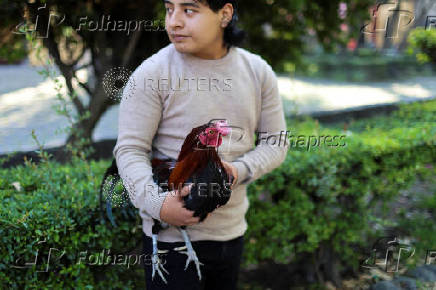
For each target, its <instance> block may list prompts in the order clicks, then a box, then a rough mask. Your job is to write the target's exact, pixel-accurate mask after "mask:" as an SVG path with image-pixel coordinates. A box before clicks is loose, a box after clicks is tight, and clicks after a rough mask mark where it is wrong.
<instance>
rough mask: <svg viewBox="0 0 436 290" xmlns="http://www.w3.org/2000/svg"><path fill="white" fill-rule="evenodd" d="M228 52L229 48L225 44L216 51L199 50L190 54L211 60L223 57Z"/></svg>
mask: <svg viewBox="0 0 436 290" xmlns="http://www.w3.org/2000/svg"><path fill="white" fill-rule="evenodd" d="M228 52H229V48H228V47H227V46H221V49H220V50H218V51H213V52H201V53H196V54H192V56H195V57H198V58H202V59H210V60H213V59H220V58H223V57H224V56H226V55H227V53H228Z"/></svg>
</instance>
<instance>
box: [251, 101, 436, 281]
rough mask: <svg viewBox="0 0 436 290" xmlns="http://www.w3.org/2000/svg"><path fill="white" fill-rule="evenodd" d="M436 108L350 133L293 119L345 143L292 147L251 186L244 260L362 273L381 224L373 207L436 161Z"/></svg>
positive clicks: (354, 127) (404, 109) (411, 107)
mask: <svg viewBox="0 0 436 290" xmlns="http://www.w3.org/2000/svg"><path fill="white" fill-rule="evenodd" d="M435 110H436V102H435V101H430V102H423V103H414V104H408V105H401V106H400V110H398V111H395V112H394V113H393V114H392V115H391V116H389V117H377V118H372V119H369V120H361V121H357V122H352V123H351V124H349V127H348V132H344V131H343V130H342V129H340V128H341V127H343V124H338V125H336V126H334V125H333V126H329V127H323V126H321V125H320V124H318V122H316V121H314V120H310V119H307V120H306V121H305V122H302V123H298V124H294V123H293V120H289V122H288V124H289V127H288V130H289V131H291V132H293V133H294V135H300V134H301V135H304V136H310V135H314V136H319V135H328V134H329V135H343V134H346V142H345V143H346V146H343V147H341V146H337V147H328V146H321V147H316V148H313V149H311V150H310V151H307V150H306V148H305V146H304V145H303V144H302V145H303V146H301V147H292V148H291V151H290V152H289V154H288V156H287V158H286V161H285V162H284V164H283V165H282V166H281V167H280V168H278V169H277V170H275V171H273V172H272V173H270V174H267V175H265V176H264V177H262V178H261V179H259V180H257V181H256V182H255V183H254V184H252V185H251V186H250V187H249V197H250V210H249V212H248V217H247V218H248V224H249V228H248V232H247V236H248V239H247V240H248V243H247V247H246V252H245V256H246V263H247V264H250V263H253V264H256V263H258V262H259V261H262V260H273V261H275V262H278V263H289V262H291V263H292V262H295V263H298V264H299V265H302V266H303V265H304V264H305V263H309V264H310V267H312V266H313V268H310V267H309V270H308V271H314V272H315V273H316V272H317V271H319V272H322V271H321V269H324V272H325V273H324V278H327V279H329V280H330V279H335V275H337V274H338V273H340V271H341V269H344V270H345V269H349V268H352V269H353V271H354V272H356V271H358V269H359V263H360V262H361V261H362V259H364V258H367V257H365V251H366V250H370V247H371V243H372V242H373V241H374V239H375V238H377V237H380V236H378V235H380V234H381V232H378V231H377V230H376V229H378V228H382V227H383V220H380V219H379V218H378V217H377V216H376V213H375V210H374V207H375V205H376V204H378V203H382V204H386V203H387V202H389V201H392V200H394V199H395V198H396V196H397V195H398V192H399V190H401V189H405V188H407V187H408V186H410V185H411V184H412V182H413V181H414V180H415V178H416V177H417V175H419V174H420V173H422V171H423V170H424V171H425V168H426V167H425V165H426V164H429V163H434V162H435V161H436V148H435V144H436V123H435V122H436V114H434V112H435ZM376 224H379V225H376ZM332 269H333V271H332ZM335 271H337V272H336V274H335V273H334V272H335ZM332 272H333V273H332ZM318 274H319V273H318ZM321 275H323V273H321Z"/></svg>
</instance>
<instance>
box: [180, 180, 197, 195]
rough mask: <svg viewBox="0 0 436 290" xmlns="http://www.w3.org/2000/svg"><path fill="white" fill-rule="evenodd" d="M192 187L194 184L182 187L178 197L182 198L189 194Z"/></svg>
mask: <svg viewBox="0 0 436 290" xmlns="http://www.w3.org/2000/svg"><path fill="white" fill-rule="evenodd" d="M193 185H194V184H193V183H191V184H189V185H185V186H183V188H182V190H181V191H180V196H181V197H183V196H186V195H188V194H189V193H190V192H191V188H192V186H193Z"/></svg>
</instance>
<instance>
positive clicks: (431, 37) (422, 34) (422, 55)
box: [408, 27, 436, 63]
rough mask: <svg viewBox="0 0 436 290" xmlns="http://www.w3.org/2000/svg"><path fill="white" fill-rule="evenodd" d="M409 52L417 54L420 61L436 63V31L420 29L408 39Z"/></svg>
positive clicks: (411, 33)
mask: <svg viewBox="0 0 436 290" xmlns="http://www.w3.org/2000/svg"><path fill="white" fill-rule="evenodd" d="M408 42H409V45H410V47H409V52H410V53H416V58H417V59H418V61H420V62H422V63H425V62H432V63H436V30H434V29H430V30H427V29H425V28H423V27H418V28H416V29H414V30H413V31H411V32H410V34H409V37H408Z"/></svg>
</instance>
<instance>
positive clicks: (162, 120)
mask: <svg viewBox="0 0 436 290" xmlns="http://www.w3.org/2000/svg"><path fill="white" fill-rule="evenodd" d="M164 2H165V8H166V18H165V27H166V31H167V33H168V37H169V39H170V41H171V43H170V44H169V45H167V46H166V47H164V48H162V49H161V50H159V51H158V52H157V53H155V54H154V55H152V56H150V57H149V58H148V59H146V60H145V61H143V63H142V64H141V65H140V66H139V67H138V68H137V69H136V70H135V71H134V73H133V74H132V76H131V77H130V80H129V82H128V84H127V86H126V89H125V90H124V93H123V98H122V101H121V104H120V108H119V129H118V140H117V144H116V146H115V148H114V151H113V154H114V156H115V158H116V161H117V164H118V168H119V172H120V175H121V177H122V179H123V181H124V183H125V184H126V183H130V184H129V185H127V188H130V189H129V194H130V195H131V196H130V197H131V199H132V203H133V204H134V205H135V206H136V207H137V208H138V209H139V212H140V216H141V218H142V221H143V232H144V235H143V240H144V254H145V256H146V257H150V255H151V253H152V245H151V243H152V242H151V238H150V237H151V231H152V229H151V228H152V224H153V221H152V219H157V220H160V221H163V222H166V223H168V224H170V225H173V226H170V227H169V228H167V229H164V230H161V231H160V232H159V235H158V248H159V250H163V251H165V250H167V252H166V253H164V254H162V256H163V257H162V261H164V262H163V264H164V267H165V269H166V270H167V271H168V272H169V274H166V273H164V274H165V277H166V280H167V283H165V282H163V281H162V279H161V277H159V275H156V276H155V277H154V279H153V280H152V279H151V265H150V263H145V266H144V267H145V276H146V285H147V289H189V290H192V289H208V290H209V289H236V285H237V279H238V272H239V266H240V262H241V256H242V252H243V242H244V233H245V231H246V229H247V222H246V220H245V214H246V212H247V210H248V207H249V202H248V199H247V195H246V191H247V185H248V184H249V183H251V182H253V181H254V180H256V179H258V178H259V177H261V176H262V175H264V174H266V173H268V172H270V171H272V170H273V169H274V168H276V167H278V166H279V165H280V164H281V163H282V162H283V161H284V159H285V157H286V153H287V150H288V144H287V142H286V140H283V138H282V134H283V132H284V131H286V123H285V118H284V113H283V106H282V101H281V98H280V96H279V92H278V86H277V79H276V76H275V73H274V72H273V70H272V68H271V66H270V65H269V64H268V63H267V62H266V61H265V60H264V59H263V58H261V57H260V56H258V55H256V54H253V53H251V52H249V51H247V50H245V49H243V48H240V47H238V46H237V45H238V44H240V43H241V41H242V40H243V37H244V32H243V31H241V30H239V29H238V28H237V27H236V21H237V19H238V18H237V11H236V9H237V6H236V4H237V3H236V0H202V1H201V0H164ZM211 119H226V121H227V122H228V124H229V125H231V126H237V127H240V128H243V133H244V136H243V138H241V139H240V140H238V141H237V142H236V140H231V142H227V143H226V139H225V138H226V137H224V139H223V145H221V147H220V149H219V150H218V154H219V155H220V157H221V159H222V160H223V163H224V165H225V167H226V170H227V171H228V173H230V174H232V175H233V176H234V177H235V179H234V182H233V184H232V195H231V197H230V200H229V201H228V203H227V204H226V205H224V206H222V207H220V208H218V209H216V210H215V211H213V212H212V213H210V214H209V216H208V217H207V218H206V219H205V220H204V221H203V222H201V223H199V218H198V217H194V216H193V212H192V211H189V210H187V209H185V208H184V207H183V202H182V199H181V196H184V195H186V194H188V192H189V191H188V190H187V187H186V186H185V187H184V188H183V189H182V190H181V192H165V193H164V194H162V193H159V192H158V191H159V190H158V189H156V188H158V187H157V185H156V184H155V183H154V182H153V179H152V168H151V162H150V160H151V159H152V158H154V157H157V158H161V159H165V158H172V159H175V160H176V159H177V156H178V154H179V152H180V148H181V145H182V144H183V141H184V139H185V137H186V136H187V135H188V133H189V132H190V131H191V130H192V128H194V127H197V126H199V125H202V124H204V123H207V122H208V121H210V120H211ZM255 134H259V136H262V138H260V140H259V142H258V144H257V145H256V146H254V138H255ZM266 137H268V138H266ZM279 139H281V140H279ZM272 140H273V141H275V142H271V141H272ZM267 141H268V142H267ZM226 144H228V146H226ZM253 147H254V148H253ZM150 184H152V185H153V186H151V187H149V186H148V185H150ZM180 225H187V226H188V227H187V231H188V233H189V237H190V239H191V241H192V246H193V248H194V249H195V251H196V253H197V256H198V259H199V261H200V262H201V263H202V265H201V273H202V279H201V280H200V279H199V278H198V275H197V271H196V267H195V265H194V264H193V263H191V264H190V265H189V267H188V268H187V269H186V271H185V262H186V255H184V254H181V253H179V252H177V251H175V250H174V249H175V248H177V247H181V246H183V245H184V242H183V237H182V236H181V234H180V231H178V229H177V228H176V227H174V226H180Z"/></svg>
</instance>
